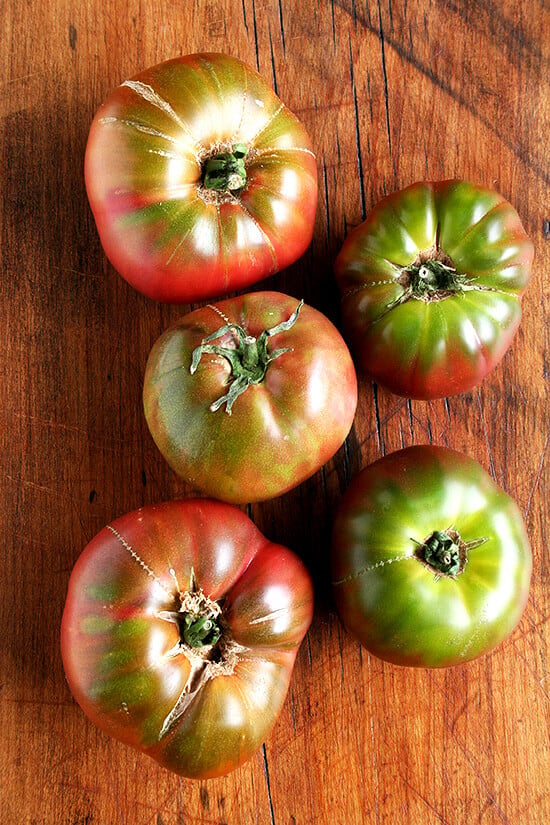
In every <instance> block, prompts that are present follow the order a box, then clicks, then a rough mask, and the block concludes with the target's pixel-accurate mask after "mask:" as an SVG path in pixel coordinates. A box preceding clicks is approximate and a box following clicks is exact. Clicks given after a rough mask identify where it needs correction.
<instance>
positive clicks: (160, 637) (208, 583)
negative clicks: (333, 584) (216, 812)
mask: <svg viewBox="0 0 550 825" xmlns="http://www.w3.org/2000/svg"><path fill="white" fill-rule="evenodd" d="M312 612H313V590H312V584H311V579H310V576H309V574H308V572H307V570H306V569H305V567H304V565H303V564H302V562H301V561H300V560H299V559H298V557H297V556H296V555H295V554H294V553H292V552H291V551H290V550H288V549H287V548H286V547H282V546H280V545H277V544H272V543H271V542H269V541H268V540H267V539H266V538H265V537H264V536H263V535H262V534H261V533H260V531H259V530H258V529H257V528H256V527H255V525H254V524H253V523H252V522H251V521H250V519H248V518H247V516H245V515H244V513H242V512H241V511H240V510H238V509H237V508H236V507H231V506H230V505H228V504H223V503H221V502H216V501H208V500H201V499H190V500H188V501H177V502H170V503H166V504H159V505H156V506H150V507H144V508H142V509H141V510H137V511H135V512H133V513H130V514H128V515H125V516H123V517H122V518H119V519H117V520H116V521H114V522H113V523H112V524H110V525H109V526H108V527H106V528H104V529H103V530H102V531H101V532H100V533H99V534H98V535H97V536H96V537H95V538H94V539H93V540H92V541H91V542H90V544H89V545H88V546H87V547H86V548H85V550H84V551H83V553H82V555H81V556H80V558H79V559H78V561H77V563H76V565H75V568H74V570H73V573H72V575H71V579H70V582H69V590H68V595H67V602H66V605H65V611H64V613H63V621H62V626H61V651H62V654H63V664H64V666H65V672H66V675H67V679H68V682H69V685H70V688H71V690H72V692H73V694H74V696H75V698H76V700H77V701H78V703H79V704H80V705H81V707H82V709H83V710H84V712H85V713H86V714H87V715H88V716H89V717H90V719H91V720H92V721H93V722H94V723H95V724H96V725H98V726H99V727H100V728H102V729H103V730H105V731H107V733H109V734H111V735H112V736H114V737H116V738H117V739H120V740H122V741H123V742H126V743H127V744H129V745H132V746H133V747H135V748H137V749H138V750H140V751H143V752H144V753H146V754H148V755H149V756H152V757H153V758H154V759H156V760H157V762H160V764H161V765H163V766H164V767H166V768H169V769H170V770H172V771H175V772H176V773H179V774H182V775H183V776H188V777H195V778H207V777H212V776H219V775H221V774H224V773H227V772H228V771H231V770H233V769H234V768H237V767H238V766H239V765H241V764H242V763H243V762H244V761H245V760H246V759H248V758H249V757H250V756H251V755H252V754H253V753H254V752H255V751H256V750H257V749H258V748H259V747H260V745H261V744H262V742H263V741H264V740H265V739H266V737H267V736H269V734H270V732H271V730H272V728H273V726H274V724H275V722H276V720H277V717H278V715H279V712H280V710H281V707H282V705H283V702H284V700H285V696H286V693H287V690H288V685H289V682H290V678H291V674H292V669H293V665H294V660H295V658H296V653H297V651H298V648H299V646H300V643H301V641H302V639H303V637H304V635H305V633H306V631H307V629H308V627H309V624H310V622H311V618H312Z"/></svg>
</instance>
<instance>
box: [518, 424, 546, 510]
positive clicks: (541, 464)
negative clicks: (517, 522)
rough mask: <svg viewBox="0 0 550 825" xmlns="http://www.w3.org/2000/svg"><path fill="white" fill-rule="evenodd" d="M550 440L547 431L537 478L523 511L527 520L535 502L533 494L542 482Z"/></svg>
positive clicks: (536, 474)
mask: <svg viewBox="0 0 550 825" xmlns="http://www.w3.org/2000/svg"><path fill="white" fill-rule="evenodd" d="M549 441H550V433H547V435H546V439H545V442H544V446H543V448H542V452H541V455H540V461H539V466H538V468H537V472H536V473H535V478H534V480H533V484H532V485H531V490H530V492H529V498H528V499H527V504H526V505H525V510H524V512H523V517H524V519H525V520H527V516H528V515H529V512H530V510H531V505H532V503H533V496H534V495H535V491H536V489H537V487H538V485H539V482H540V479H541V476H542V469H543V467H544V460H545V458H546V451H547V449H548V442H549Z"/></svg>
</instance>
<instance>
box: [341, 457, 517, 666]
mask: <svg viewBox="0 0 550 825" xmlns="http://www.w3.org/2000/svg"><path fill="white" fill-rule="evenodd" d="M332 569H333V585H334V596H335V599H336V604H337V607H338V610H339V613H340V615H341V617H342V619H343V621H344V624H345V625H346V627H347V628H348V630H349V631H350V632H351V633H352V634H353V635H354V636H355V637H356V638H357V639H358V640H359V641H360V642H361V644H362V645H364V646H365V647H366V648H367V650H369V651H371V652H372V653H374V654H375V655H376V656H379V657H380V658H382V659H387V660H388V661H390V662H394V663H396V664H400V665H416V666H426V667H444V666H447V665H455V664H458V663H461V662H467V661H469V660H470V659H473V658H475V657H476V656H480V655H481V654H483V653H486V652H487V651H489V650H491V649H492V648H493V647H495V645H497V644H499V642H501V641H502V640H503V639H505V638H506V637H507V636H508V635H509V634H510V633H511V632H512V630H513V629H514V627H515V626H516V624H517V623H518V622H519V620H520V617H521V614H522V613H523V609H524V607H525V604H526V601H527V596H528V593H529V582H530V577H531V550H530V547H529V541H528V538H527V535H526V531H525V526H524V523H523V519H522V516H521V513H520V512H519V509H518V507H517V506H516V504H515V502H514V501H513V500H512V499H511V498H510V496H508V495H506V493H504V492H503V491H502V490H501V489H500V488H499V487H498V486H497V485H496V484H495V483H494V481H493V480H492V479H491V478H490V476H489V475H488V474H487V473H486V472H485V470H483V468H482V467H480V465H479V464H478V463H477V462H475V461H473V460H472V459H471V458H468V457H466V456H464V455H460V454H459V453H456V452H454V451H453V450H448V449H446V448H443V447H435V446H431V445H425V446H417V447H410V448H408V449H406V450H399V451H398V452H395V453H391V454H390V455H387V456H385V457H384V458H381V459H380V460H379V461H376V462H374V464H371V465H370V466H369V467H367V468H366V469H364V470H363V471H362V472H360V473H359V474H358V475H357V476H356V477H355V478H354V479H353V481H352V483H351V484H350V486H349V488H348V490H347V491H346V493H345V495H344V497H343V499H342V502H341V505H340V507H339V510H338V514H337V517H336V520H335V525H334V536H333V553H332Z"/></svg>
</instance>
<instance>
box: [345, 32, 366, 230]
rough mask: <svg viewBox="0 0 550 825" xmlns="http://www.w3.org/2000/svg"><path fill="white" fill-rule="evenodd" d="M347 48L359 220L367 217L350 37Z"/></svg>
mask: <svg viewBox="0 0 550 825" xmlns="http://www.w3.org/2000/svg"><path fill="white" fill-rule="evenodd" d="M348 48H349V77H350V83H351V91H352V95H353V112H354V118H355V151H356V154H357V172H358V175H359V201H360V203H361V220H365V218H366V217H367V210H366V205H365V179H364V175H363V160H362V154H361V132H360V128H359V104H358V102H357V87H356V85H355V74H354V70H353V53H352V49H351V37H349V35H348Z"/></svg>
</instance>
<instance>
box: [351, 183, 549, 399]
mask: <svg viewBox="0 0 550 825" xmlns="http://www.w3.org/2000/svg"><path fill="white" fill-rule="evenodd" d="M532 259H533V244H532V242H531V241H530V240H529V238H528V237H527V235H526V234H525V231H524V229H523V227H522V225H521V221H520V218H519V216H518V214H517V212H516V211H515V209H514V208H513V207H512V206H511V205H510V204H509V203H508V202H507V201H506V200H505V199H504V198H503V197H502V195H499V194H498V193H497V192H494V191H492V190H490V189H485V188H483V187H481V186H476V185H474V184H471V183H467V182H465V181H454V180H451V181H443V182H440V183H415V184H413V185H412V186H409V187H408V188H407V189H403V190H402V191H399V192H394V193H393V194H392V195H390V196H389V197H387V198H385V199H384V200H382V201H380V203H378V204H377V205H376V206H375V207H374V209H373V210H372V212H371V213H370V215H369V216H368V218H367V220H366V221H365V222H364V223H362V224H361V225H360V226H358V227H357V228H356V229H354V230H353V232H352V233H351V234H350V235H349V236H348V237H347V238H346V240H345V242H344V245H343V247H342V250H341V252H340V254H339V256H338V258H337V260H336V264H335V270H336V277H337V280H338V283H339V286H340V289H341V291H342V295H343V298H342V300H343V304H342V319H343V324H344V333H345V335H346V337H347V338H348V340H349V342H350V346H351V349H352V352H353V354H354V357H355V358H356V360H357V362H358V363H359V364H360V365H361V367H362V368H363V369H364V370H365V372H366V373H367V374H368V375H370V376H371V377H372V378H374V379H375V381H377V382H378V383H379V384H381V385H382V386H384V387H387V388H388V389H390V390H392V391H393V392H395V393H397V394H398V395H403V396H406V397H409V398H424V399H428V398H440V397H443V396H446V395H454V394H456V393H461V392H465V391H466V390H469V389H471V388H472V387H473V386H475V385H476V384H478V383H479V382H480V381H481V380H482V379H483V378H484V377H485V375H486V374H487V373H488V372H489V371H490V370H492V369H493V368H494V367H495V366H496V365H497V364H498V362H499V361H500V360H501V358H502V357H503V356H504V354H505V352H506V351H507V349H508V348H509V346H510V344H511V342H512V339H513V337H514V335H515V333H516V330H517V328H518V326H519V323H520V319H521V307H520V297H521V294H522V292H523V290H524V289H525V287H526V285H527V282H528V280H529V278H530V274H531V263H532Z"/></svg>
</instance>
